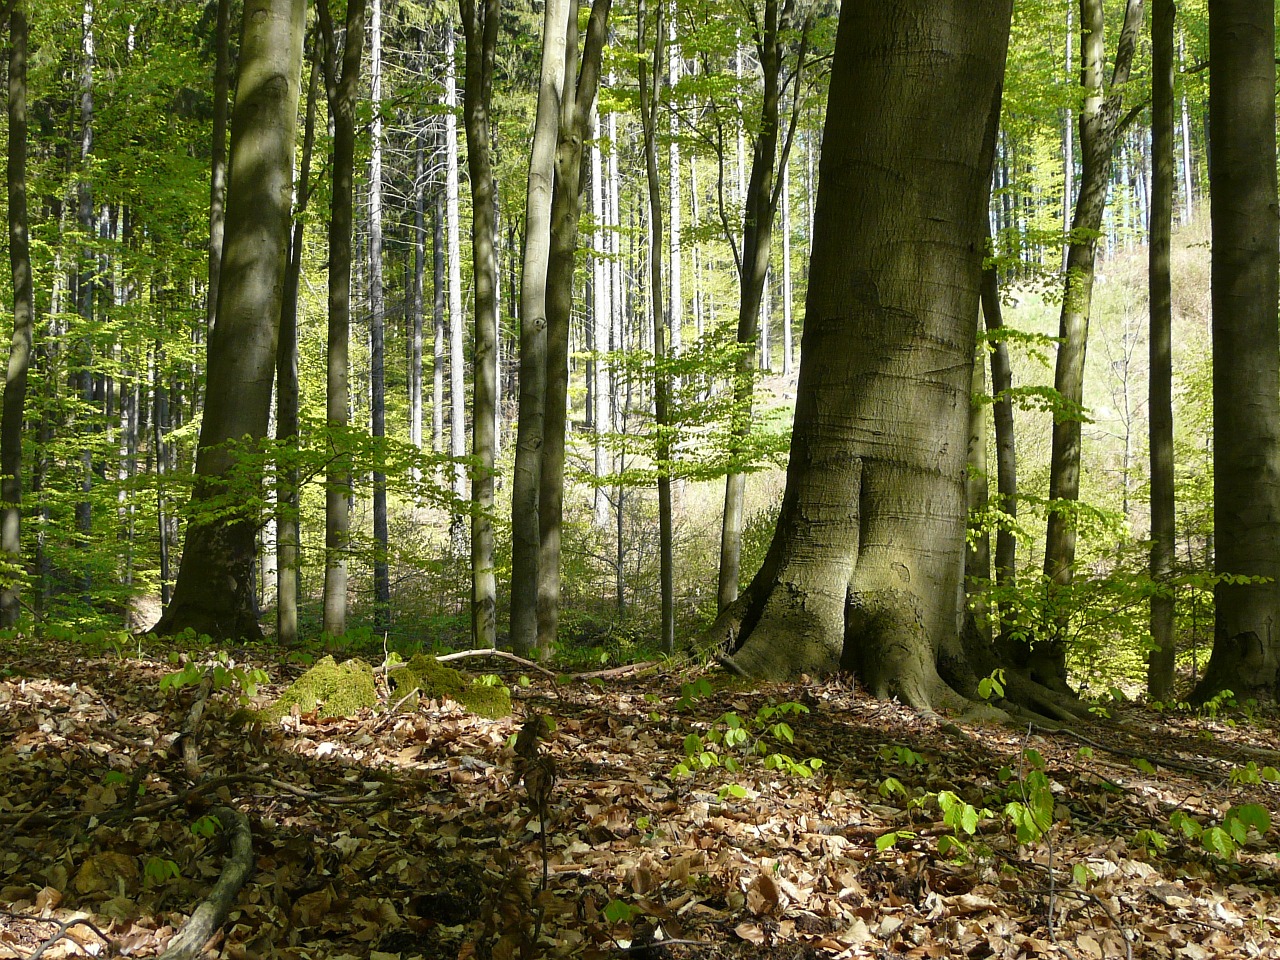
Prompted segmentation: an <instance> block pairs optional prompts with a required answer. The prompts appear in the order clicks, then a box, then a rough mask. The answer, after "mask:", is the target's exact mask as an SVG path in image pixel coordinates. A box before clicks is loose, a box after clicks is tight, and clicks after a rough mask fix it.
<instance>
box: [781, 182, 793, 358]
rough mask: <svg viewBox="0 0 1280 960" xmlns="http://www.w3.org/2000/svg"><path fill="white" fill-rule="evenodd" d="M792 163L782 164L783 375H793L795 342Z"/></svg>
mask: <svg viewBox="0 0 1280 960" xmlns="http://www.w3.org/2000/svg"><path fill="white" fill-rule="evenodd" d="M793 295H794V291H793V290H792V286H791V163H790V158H788V162H786V163H784V164H782V375H783V376H784V377H789V376H791V368H792V365H793V363H794V362H795V361H794V350H795V348H794V344H793V342H792V335H791V309H792V304H791V299H792V297H793Z"/></svg>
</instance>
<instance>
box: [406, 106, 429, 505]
mask: <svg viewBox="0 0 1280 960" xmlns="http://www.w3.org/2000/svg"><path fill="white" fill-rule="evenodd" d="M425 139H426V137H425V135H424V134H423V133H422V132H421V131H419V132H418V134H417V135H416V136H415V137H414V143H413V267H412V269H413V274H412V277H411V279H410V281H409V283H410V294H409V297H410V302H409V313H410V316H409V442H410V443H412V444H413V445H414V446H415V447H417V448H418V449H419V450H421V449H422V328H423V315H424V311H425V309H426V300H425V297H424V292H425V290H426V269H427V250H426V247H427V186H426V165H427V164H426V145H425V143H424V141H425ZM413 476H414V479H415V480H417V479H418V478H419V474H418V471H417V469H416V468H415V469H414V474H413Z"/></svg>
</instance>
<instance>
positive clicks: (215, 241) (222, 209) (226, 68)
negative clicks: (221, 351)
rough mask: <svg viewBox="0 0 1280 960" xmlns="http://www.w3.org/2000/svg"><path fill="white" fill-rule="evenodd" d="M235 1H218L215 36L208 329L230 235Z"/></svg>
mask: <svg viewBox="0 0 1280 960" xmlns="http://www.w3.org/2000/svg"><path fill="white" fill-rule="evenodd" d="M230 46H231V0H218V11H217V15H216V21H215V26H214V34H213V56H214V60H213V64H214V65H213V139H212V141H211V143H212V146H211V149H210V160H209V290H208V293H207V294H206V296H205V327H206V329H208V330H212V329H213V325H214V323H215V322H216V321H217V319H218V286H219V284H220V278H221V276H222V241H223V236H224V235H225V233H226V203H227V110H228V107H229V106H230V104H229V102H228V99H227V97H228V94H229V93H230V89H231V64H230V60H231V51H230Z"/></svg>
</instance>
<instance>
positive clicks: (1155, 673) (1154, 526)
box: [1147, 0, 1177, 700]
mask: <svg viewBox="0 0 1280 960" xmlns="http://www.w3.org/2000/svg"><path fill="white" fill-rule="evenodd" d="M1174 15H1175V11H1174V3H1173V0H1153V2H1152V5H1151V61H1152V70H1151V226H1150V233H1151V237H1150V244H1149V248H1148V283H1149V285H1150V290H1151V293H1150V296H1149V298H1148V299H1149V301H1150V311H1151V333H1150V337H1149V341H1150V342H1149V346H1150V356H1151V366H1150V374H1149V388H1148V389H1149V400H1148V409H1149V416H1150V419H1151V443H1150V446H1151V579H1152V580H1154V581H1155V582H1156V583H1157V584H1163V585H1164V586H1165V587H1166V589H1167V590H1168V592H1161V593H1157V594H1155V595H1153V596H1152V598H1151V640H1152V643H1154V644H1155V647H1156V649H1154V650H1152V651H1151V654H1150V656H1149V658H1148V661H1147V663H1148V669H1147V696H1148V697H1150V698H1151V699H1152V700H1168V699H1169V694H1170V693H1171V692H1172V691H1173V668H1174V656H1175V654H1176V652H1177V651H1176V648H1175V646H1174V642H1175V641H1174V633H1173V615H1174V604H1173V593H1172V586H1171V585H1170V584H1169V579H1170V577H1171V576H1172V574H1173V560H1174V549H1175V548H1176V546H1177V541H1176V539H1175V536H1176V532H1175V528H1174V519H1175V518H1174V496H1173V486H1174V475H1173V467H1174V461H1173V281H1172V277H1171V275H1170V270H1169V247H1170V239H1171V234H1172V232H1173V191H1174V185H1173V184H1174V164H1173V22H1174Z"/></svg>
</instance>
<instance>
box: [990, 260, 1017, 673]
mask: <svg viewBox="0 0 1280 960" xmlns="http://www.w3.org/2000/svg"><path fill="white" fill-rule="evenodd" d="M990 246H991V237H990V236H989V235H988V236H987V238H986V243H985V244H984V247H986V248H988V249H989V248H990ZM981 299H982V317H983V321H984V323H985V325H986V329H987V335H988V337H990V338H991V394H992V397H993V398H994V399H993V402H992V405H991V406H992V413H993V417H992V419H993V421H994V424H995V436H996V496H997V499H996V504H997V506H998V507H999V508H1000V512H1001V513H1003V514H1004V519H1002V521H1001V523H1000V526H999V528H998V529H997V530H996V554H995V570H994V574H995V581H996V585H997V586H998V587H1001V588H1003V589H1012V588H1013V586H1014V584H1015V583H1016V582H1017V575H1018V538H1017V535H1016V534H1015V533H1014V527H1015V524H1016V521H1017V518H1018V452H1017V446H1016V445H1015V443H1014V432H1013V394H1012V390H1013V368H1012V366H1011V364H1010V363H1009V345H1008V344H1007V343H1005V340H1004V337H1003V336H1002V335H1001V331H1002V330H1003V329H1004V319H1003V316H1002V314H1001V310H1000V275H999V272H998V271H997V270H996V267H995V264H984V265H983V268H982V282H981ZM1009 626H1011V624H1009V623H1007V622H1006V620H1005V619H1004V618H1003V617H1002V619H1001V621H1000V636H1001V638H1002V640H1003V639H1005V637H1006V635H1007V634H1008V632H1009V631H1008V627H1009ZM1024 658H1025V655H1024ZM1006 659H1011V658H1008V657H1006Z"/></svg>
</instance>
